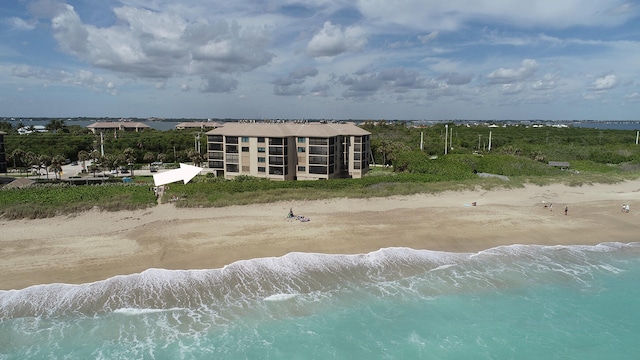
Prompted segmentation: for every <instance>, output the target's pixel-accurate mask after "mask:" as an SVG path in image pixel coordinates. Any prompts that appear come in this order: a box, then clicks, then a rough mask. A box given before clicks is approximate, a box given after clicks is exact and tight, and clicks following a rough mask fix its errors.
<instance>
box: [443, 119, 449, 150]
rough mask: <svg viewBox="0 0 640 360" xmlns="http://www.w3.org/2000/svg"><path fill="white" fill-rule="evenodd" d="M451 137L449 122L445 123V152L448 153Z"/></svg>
mask: <svg viewBox="0 0 640 360" xmlns="http://www.w3.org/2000/svg"><path fill="white" fill-rule="evenodd" d="M448 139H449V124H445V125H444V154H445V155H447V147H448V145H447V140H448Z"/></svg>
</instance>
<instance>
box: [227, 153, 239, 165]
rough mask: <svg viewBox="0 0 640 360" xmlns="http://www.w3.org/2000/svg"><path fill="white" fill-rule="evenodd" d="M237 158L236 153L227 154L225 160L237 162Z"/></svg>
mask: <svg viewBox="0 0 640 360" xmlns="http://www.w3.org/2000/svg"><path fill="white" fill-rule="evenodd" d="M239 159H240V157H239V156H238V154H227V162H230V163H238V160H239Z"/></svg>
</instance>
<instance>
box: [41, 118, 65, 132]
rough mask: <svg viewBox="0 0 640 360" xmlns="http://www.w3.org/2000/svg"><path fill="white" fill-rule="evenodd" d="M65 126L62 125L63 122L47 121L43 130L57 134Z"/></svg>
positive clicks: (57, 120)
mask: <svg viewBox="0 0 640 360" xmlns="http://www.w3.org/2000/svg"><path fill="white" fill-rule="evenodd" d="M66 126H67V125H66V124H65V123H64V120H60V119H53V120H51V121H49V123H48V124H47V125H46V126H45V128H46V129H47V130H49V131H51V132H52V133H57V132H58V131H61V130H64V128H65V127H66Z"/></svg>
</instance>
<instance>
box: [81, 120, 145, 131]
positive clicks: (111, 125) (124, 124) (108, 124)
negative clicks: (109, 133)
mask: <svg viewBox="0 0 640 360" xmlns="http://www.w3.org/2000/svg"><path fill="white" fill-rule="evenodd" d="M87 128H89V129H124V128H143V129H148V128H151V126H149V125H147V124H143V123H141V122H129V121H118V122H115V121H105V122H95V123H93V124H91V125H87Z"/></svg>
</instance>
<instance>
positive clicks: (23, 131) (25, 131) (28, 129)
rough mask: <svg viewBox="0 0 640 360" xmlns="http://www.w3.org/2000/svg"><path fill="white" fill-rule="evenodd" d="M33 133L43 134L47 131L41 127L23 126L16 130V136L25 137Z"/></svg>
mask: <svg viewBox="0 0 640 360" xmlns="http://www.w3.org/2000/svg"><path fill="white" fill-rule="evenodd" d="M34 132H41V133H44V132H48V130H47V128H45V127H44V126H43V125H33V126H23V127H21V128H19V129H18V134H20V135H27V134H31V133H34Z"/></svg>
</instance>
